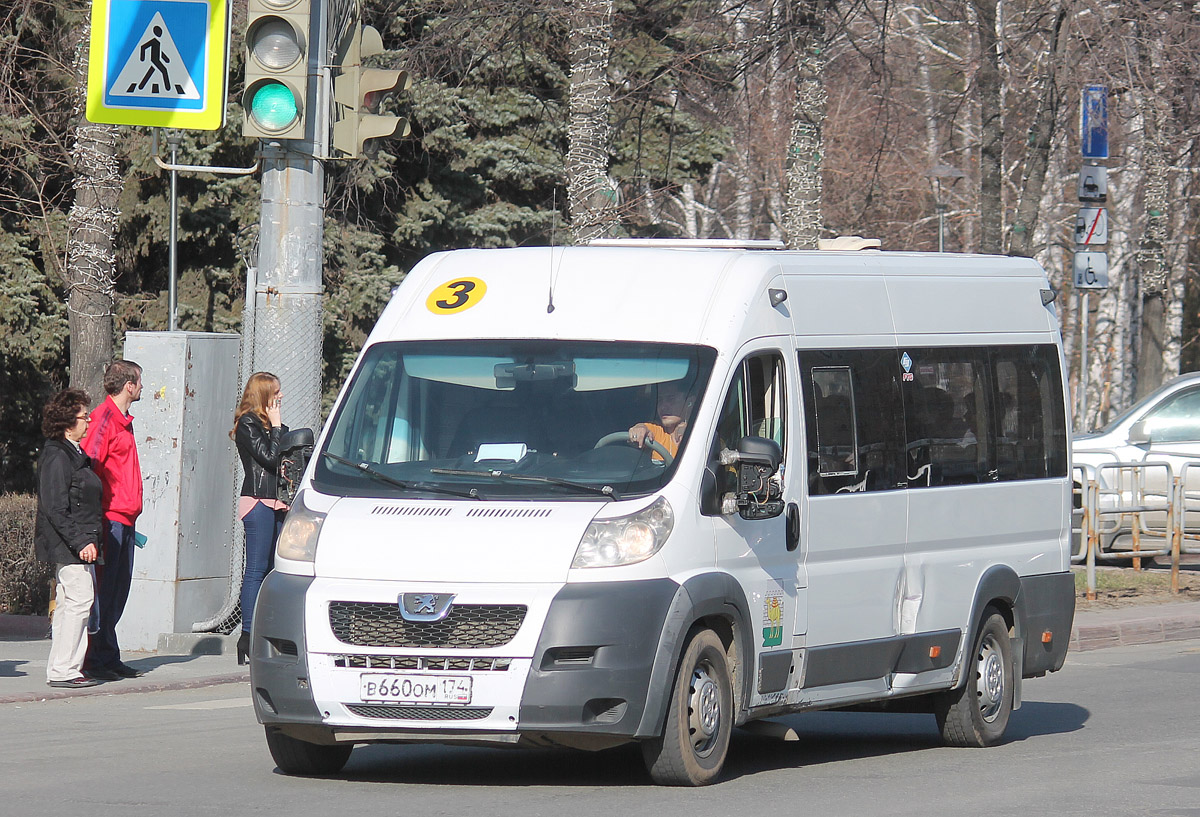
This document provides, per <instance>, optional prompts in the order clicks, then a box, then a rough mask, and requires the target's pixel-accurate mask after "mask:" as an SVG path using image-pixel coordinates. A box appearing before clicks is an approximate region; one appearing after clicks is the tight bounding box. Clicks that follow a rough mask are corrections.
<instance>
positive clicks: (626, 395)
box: [314, 340, 716, 501]
mask: <svg viewBox="0 0 1200 817" xmlns="http://www.w3.org/2000/svg"><path fill="white" fill-rule="evenodd" d="M715 359H716V352H715V351H714V350H713V349H710V348H708V347H702V346H678V345H668V344H657V343H618V342H594V341H551V340H501V341H496V340H489V341H430V342H395V343H381V344H376V345H375V346H372V347H371V348H370V349H369V350H368V351H367V353H366V355H365V357H364V359H363V361H362V365H361V366H360V367H359V368H358V370H357V371H356V373H355V375H354V379H353V381H352V382H351V383H350V385H349V391H348V393H347V395H346V398H345V400H344V401H343V403H342V405H341V407H340V408H339V410H338V412H337V414H336V415H335V416H334V417H333V419H332V420H331V422H330V429H329V433H328V435H327V437H326V441H325V448H324V450H323V452H322V456H319V457H318V458H317V462H316V469H315V471H314V484H315V486H316V488H317V489H318V490H321V491H325V492H327V493H334V494H341V495H351V496H408V495H437V494H454V495H459V496H464V497H471V498H474V499H483V500H487V499H502V498H512V497H520V498H539V499H563V498H572V499H578V498H589V499H594V500H596V501H607V500H608V499H612V498H624V497H627V496H630V495H634V496H636V495H643V494H648V493H651V492H653V491H656V490H658V489H659V488H660V487H662V485H664V484H665V483H666V481H667V480H668V479H670V477H671V474H672V473H673V472H674V470H675V461H676V459H677V458H678V456H679V455H681V454H682V453H683V451H684V449H685V447H686V446H687V444H688V438H689V436H690V428H689V425H690V423H689V421H690V419H691V415H692V414H694V411H695V408H694V407H695V405H696V404H697V403H698V402H699V397H700V395H701V394H702V393H703V391H704V387H705V386H706V385H707V383H708V378H709V374H710V373H711V371H712V366H713V361H714V360H715ZM639 425H641V426H643V427H644V428H645V429H646V433H643V434H631V429H633V428H634V427H636V426H639ZM631 437H634V438H638V437H647V438H648V441H647V442H646V443H643V444H642V445H641V446H639V445H637V444H636V443H635V442H631V441H630V438H631ZM651 440H652V441H651Z"/></svg>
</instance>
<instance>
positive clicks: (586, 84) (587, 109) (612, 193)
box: [565, 0, 617, 242]
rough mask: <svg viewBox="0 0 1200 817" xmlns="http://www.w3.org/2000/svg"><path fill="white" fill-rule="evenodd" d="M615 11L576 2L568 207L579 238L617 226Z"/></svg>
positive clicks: (608, 3) (592, 1) (599, 1)
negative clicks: (611, 75) (612, 116)
mask: <svg viewBox="0 0 1200 817" xmlns="http://www.w3.org/2000/svg"><path fill="white" fill-rule="evenodd" d="M612 14H613V0H572V4H571V15H570V43H569V47H570V59H571V79H570V88H569V91H568V93H569V95H570V119H569V122H568V124H567V140H568V145H569V146H568V148H567V157H566V166H565V171H566V176H567V210H568V213H569V214H570V221H571V233H572V235H573V236H574V238H575V241H577V242H584V241H587V240H589V239H592V238H598V237H600V236H603V235H606V234H610V233H611V232H612V231H613V229H614V228H615V227H616V224H617V207H616V204H617V202H616V189H615V187H614V185H613V184H611V183H610V181H609V178H608V164H609V158H610V127H609V119H608V118H609V112H610V108H611V105H612V89H611V87H610V85H609V81H608V61H609V44H610V43H611V41H612Z"/></svg>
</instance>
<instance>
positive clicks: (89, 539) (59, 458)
mask: <svg viewBox="0 0 1200 817" xmlns="http://www.w3.org/2000/svg"><path fill="white" fill-rule="evenodd" d="M89 403H90V401H89V400H88V396H87V393H86V392H83V391H80V390H79V389H67V390H65V391H61V392H59V393H58V394H56V395H54V396H53V397H51V398H50V400H49V402H47V403H46V405H45V407H43V408H42V433H43V434H45V435H46V445H45V447H43V448H42V453H41V456H39V457H38V495H37V499H38V502H37V522H36V523H35V525H34V531H33V544H34V550H35V551H36V552H37V557H38V559H40V560H41V561H43V562H50V563H51V564H53V565H54V566H55V577H56V578H57V580H58V590H57V592H56V595H55V600H54V622H53V624H52V626H51V634H50V658H49V660H48V661H47V662H46V683H47V684H49V685H50V686H52V687H62V688H64V689H76V688H81V687H90V686H95V685H96V684H98V683H100V682H99V681H97V680H95V679H94V678H88V677H86V676H84V674H83V657H84V655H85V654H86V653H87V646H88V640H87V621H88V614H89V613H90V612H91V609H92V602H93V600H94V599H95V597H96V590H95V583H94V580H93V574H92V572H91V570H90V569H89V565H92V564H94V563H95V561H96V559H97V558H98V557H99V553H100V551H99V543H100V519H101V514H102V510H101V506H100V500H101V493H102V490H103V489H102V487H101V483H100V477H98V476H96V474H95V473H94V472H93V471H92V468H91V460H90V459H88V456H87V454H84V453H83V451H82V449H80V447H79V441H80V440H81V439H83V435H84V434H85V433H86V432H87V427H88V422H89V421H90V418H89V417H88V405H89Z"/></svg>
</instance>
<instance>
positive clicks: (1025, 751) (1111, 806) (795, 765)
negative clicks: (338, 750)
mask: <svg viewBox="0 0 1200 817" xmlns="http://www.w3.org/2000/svg"><path fill="white" fill-rule="evenodd" d="M1197 691H1200V641H1182V642H1175V643H1165V644H1150V645H1143V646H1134V647H1116V648H1112V649H1106V650H1098V651H1095V652H1087V653H1071V654H1070V655H1069V656H1068V661H1067V666H1066V667H1065V668H1064V669H1063V671H1062V672H1059V673H1057V674H1055V675H1052V676H1049V677H1047V678H1043V679H1034V680H1031V681H1027V682H1026V684H1025V705H1024V707H1023V708H1022V709H1020V710H1019V711H1018V712H1016V713H1015V714H1014V716H1013V721H1012V724H1011V726H1010V728H1009V733H1008V737H1009V741H1008V742H1007V743H1006V744H1005V745H1003V746H999V747H994V748H991V749H981V750H971V749H947V748H944V747H942V746H941V745H940V743H939V740H938V736H937V733H936V732H935V728H934V723H933V718H932V716H927V715H877V714H858V713H814V714H809V715H800V716H793V717H790V718H786V719H784V720H785V721H786V723H787V724H788V725H789V726H792V727H793V728H794V729H795V730H796V731H797V732H798V733H799V736H800V740H799V741H797V742H784V741H780V740H778V739H774V738H766V737H759V736H756V735H750V734H745V733H738V734H736V735H735V737H734V743H733V747H732V750H731V761H730V763H729V764H728V765H727V766H726V775H725V779H724V781H723V782H722V783H720V784H719V785H716V786H712V787H708V788H705V789H665V788H658V787H655V786H653V785H650V784H649V783H648V780H647V778H646V776H645V773H644V771H643V769H642V764H641V757H640V754H639V753H638V751H637V750H636V749H635V748H621V749H616V750H611V751H608V752H603V753H599V754H586V753H581V752H570V751H566V750H561V751H549V750H531V751H512V750H500V749H474V748H453V747H436V746H429V747H423V746H369V747H359V748H358V749H356V750H355V753H354V755H353V757H352V758H351V760H350V763H349V764H348V765H347V768H346V770H345V772H344V773H343V774H341V775H339V776H337V777H334V778H329V779H301V778H289V777H285V776H283V775H281V774H280V773H279V772H277V771H275V769H274V764H273V763H272V762H271V759H270V755H269V754H268V753H267V749H266V745H265V743H264V741H263V738H262V731H261V727H259V726H258V725H257V724H256V723H255V722H254V715H253V712H252V710H251V708H250V704H249V700H248V694H249V690H248V686H247V685H246V684H242V683H238V684H224V685H219V686H212V687H206V688H201V689H189V690H174V691H165V692H147V693H140V694H132V695H115V696H105V697H80V698H73V699H68V700H57V701H42V702H36V703H22V704H4V705H0V814H4V815H8V816H9V817H25V816H26V815H30V816H31V817H32V815H85V816H86V817H92V816H93V815H102V816H104V817H107V815H122V816H125V815H154V817H162V816H163V815H171V816H172V817H177V816H178V817H189V816H190V815H253V814H275V815H278V814H284V815H287V816H288V817H308V816H309V815H312V816H313V817H315V816H316V815H321V816H322V817H330V816H331V815H332V817H342V815H350V814H354V815H393V814H404V815H417V816H419V817H432V816H433V815H442V814H455V815H471V814H485V815H521V817H536V815H569V817H589V816H590V815H604V817H614V815H620V816H621V817H625V816H626V815H629V816H630V817H632V816H633V815H642V814H653V815H655V817H674V815H681V816H682V815H739V817H740V815H747V817H748V816H749V815H755V816H756V817H757V815H821V817H836V816H838V815H855V816H857V815H923V816H925V815H942V814H945V815H967V814H986V815H988V816H989V817H995V816H996V815H1013V816H1014V817H1032V816H1033V815H1045V814H1053V815H1088V817H1096V815H1122V817H1124V816H1125V815H1150V816H1151V817H1170V816H1171V815H1179V816H1182V815H1188V816H1189V817H1200V761H1198V760H1197V759H1198V758H1200V719H1198V718H1197V717H1196V715H1195V714H1194V713H1195V705H1196V704H1195V699H1196V693H1197Z"/></svg>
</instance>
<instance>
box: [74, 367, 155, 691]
mask: <svg viewBox="0 0 1200 817" xmlns="http://www.w3.org/2000/svg"><path fill="white" fill-rule="evenodd" d="M104 391H105V392H107V394H108V397H107V398H106V399H105V400H104V402H103V403H101V404H100V405H98V406H96V408H95V409H94V410H93V411H92V422H91V425H90V426H89V427H88V431H87V436H86V437H84V438H83V451H84V453H85V454H87V455H88V456H89V457H91V458H92V469H93V470H95V472H96V473H97V474H98V475H99V477H100V481H101V483H103V485H104V496H103V499H102V506H103V508H104V546H103V549H102V552H101V558H102V559H103V561H102V562H100V563H98V564H97V566H96V584H97V588H96V598H97V601H98V602H99V604H98V606H99V608H100V629H99V630H98V631H97V632H95V633H92V634H91V636H90V638H89V639H88V651H87V657H86V658H85V659H84V662H83V670H84V672H85V673H86V674H87V675H89V676H91V677H92V678H97V679H100V680H102V681H116V680H118V679H120V678H136V677H137V676H139V675H141V674H142V673H141V671H140V670H136V669H134V668H133V667H131V666H129V665H127V664H124V663H122V661H121V649H120V647H119V646H117V622H119V621H120V620H121V614H122V613H123V612H125V602H126V600H128V598H129V586H130V585H131V584H132V582H133V549H134V541H135V538H136V533H135V531H134V524H135V523H136V521H137V518H138V514H140V513H141V512H142V466H141V464H140V463H139V462H138V453H137V445H136V444H135V441H134V437H133V417H131V416H130V415H129V407H130V406H131V405H133V404H134V403H135V402H137V401H138V400H140V399H141V397H142V367H141V366H139V365H137V364H136V363H134V362H132V361H129V360H114V361H113V362H112V363H110V364H108V366H107V367H106V368H105V370H104Z"/></svg>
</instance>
